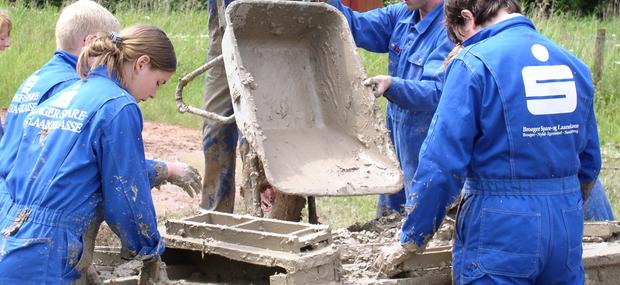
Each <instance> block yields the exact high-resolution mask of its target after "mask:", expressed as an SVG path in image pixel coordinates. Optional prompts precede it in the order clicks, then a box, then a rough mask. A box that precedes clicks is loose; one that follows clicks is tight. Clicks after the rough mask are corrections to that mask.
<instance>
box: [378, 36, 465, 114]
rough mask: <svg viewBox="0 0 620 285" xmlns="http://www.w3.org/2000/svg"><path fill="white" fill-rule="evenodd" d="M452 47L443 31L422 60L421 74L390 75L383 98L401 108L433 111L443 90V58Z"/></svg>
mask: <svg viewBox="0 0 620 285" xmlns="http://www.w3.org/2000/svg"><path fill="white" fill-rule="evenodd" d="M453 48H454V45H453V44H452V42H451V41H450V40H449V39H448V35H447V33H446V32H445V31H443V32H442V35H441V38H440V39H439V42H438V45H437V48H435V49H434V50H433V51H432V53H431V54H430V55H429V56H428V58H427V60H426V62H424V66H423V71H422V76H421V77H420V78H419V79H417V78H416V79H407V78H400V77H392V85H391V86H390V88H389V89H388V90H387V91H386V92H385V93H384V96H385V98H387V99H388V100H390V102H392V103H394V104H396V105H398V106H399V107H401V108H403V109H407V110H415V111H429V112H434V111H435V109H436V108H437V104H438V103H439V97H441V91H442V90H443V80H444V74H445V68H444V60H445V59H446V57H447V56H448V54H449V53H450V51H452V49H453ZM412 56H413V55H412ZM414 60H415V59H412V60H410V61H414Z"/></svg>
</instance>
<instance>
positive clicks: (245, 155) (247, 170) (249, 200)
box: [240, 143, 267, 217]
mask: <svg viewBox="0 0 620 285" xmlns="http://www.w3.org/2000/svg"><path fill="white" fill-rule="evenodd" d="M240 148H241V149H240V152H241V154H242V155H241V160H242V164H243V167H242V172H241V174H242V175H241V195H242V196H243V200H244V202H245V208H246V209H247V211H248V213H249V214H250V215H252V216H255V217H262V216H263V212H262V211H261V208H260V202H261V201H260V191H261V189H262V188H264V187H265V186H266V184H267V182H266V179H265V174H264V173H263V170H262V166H261V164H260V159H259V158H258V154H257V153H256V152H255V151H254V150H253V149H252V148H251V147H250V146H249V144H248V143H245V144H241V146H240Z"/></svg>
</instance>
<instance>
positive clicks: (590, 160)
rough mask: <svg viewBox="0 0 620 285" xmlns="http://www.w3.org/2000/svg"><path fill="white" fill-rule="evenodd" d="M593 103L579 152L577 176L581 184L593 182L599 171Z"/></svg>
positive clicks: (599, 162) (599, 154)
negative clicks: (579, 163) (583, 141)
mask: <svg viewBox="0 0 620 285" xmlns="http://www.w3.org/2000/svg"><path fill="white" fill-rule="evenodd" d="M593 105H594V104H592V106H591V107H590V110H589V118H588V121H587V122H586V127H585V132H586V134H585V136H586V143H585V147H584V149H583V151H581V153H580V154H579V161H580V162H581V168H580V169H579V174H578V177H579V182H580V183H581V185H589V184H593V183H594V181H595V180H596V178H597V177H598V174H599V172H600V171H601V163H602V162H601V147H600V144H599V140H598V129H597V127H596V115H595V112H594V106H593Z"/></svg>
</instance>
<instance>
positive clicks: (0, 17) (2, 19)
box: [0, 9, 13, 36]
mask: <svg viewBox="0 0 620 285" xmlns="http://www.w3.org/2000/svg"><path fill="white" fill-rule="evenodd" d="M12 28H13V23H11V18H10V17H9V12H7V11H6V10H2V9H0V32H2V31H4V29H6V31H7V35H8V36H10V35H11V29H12Z"/></svg>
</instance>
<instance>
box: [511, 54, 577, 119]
mask: <svg viewBox="0 0 620 285" xmlns="http://www.w3.org/2000/svg"><path fill="white" fill-rule="evenodd" d="M532 54H533V55H534V57H535V58H536V59H538V60H539V61H541V62H547V61H548V60H549V51H548V50H547V48H546V47H544V46H542V45H540V44H535V45H533V46H532ZM521 74H522V76H523V84H524V85H525V97H526V100H527V109H528V110H529V111H530V113H532V114H534V115H553V114H565V113H572V112H574V111H575V109H577V87H576V86H575V80H574V77H573V71H572V70H571V69H570V67H568V66H567V65H547V66H526V67H524V68H523V70H522V71H521Z"/></svg>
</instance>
